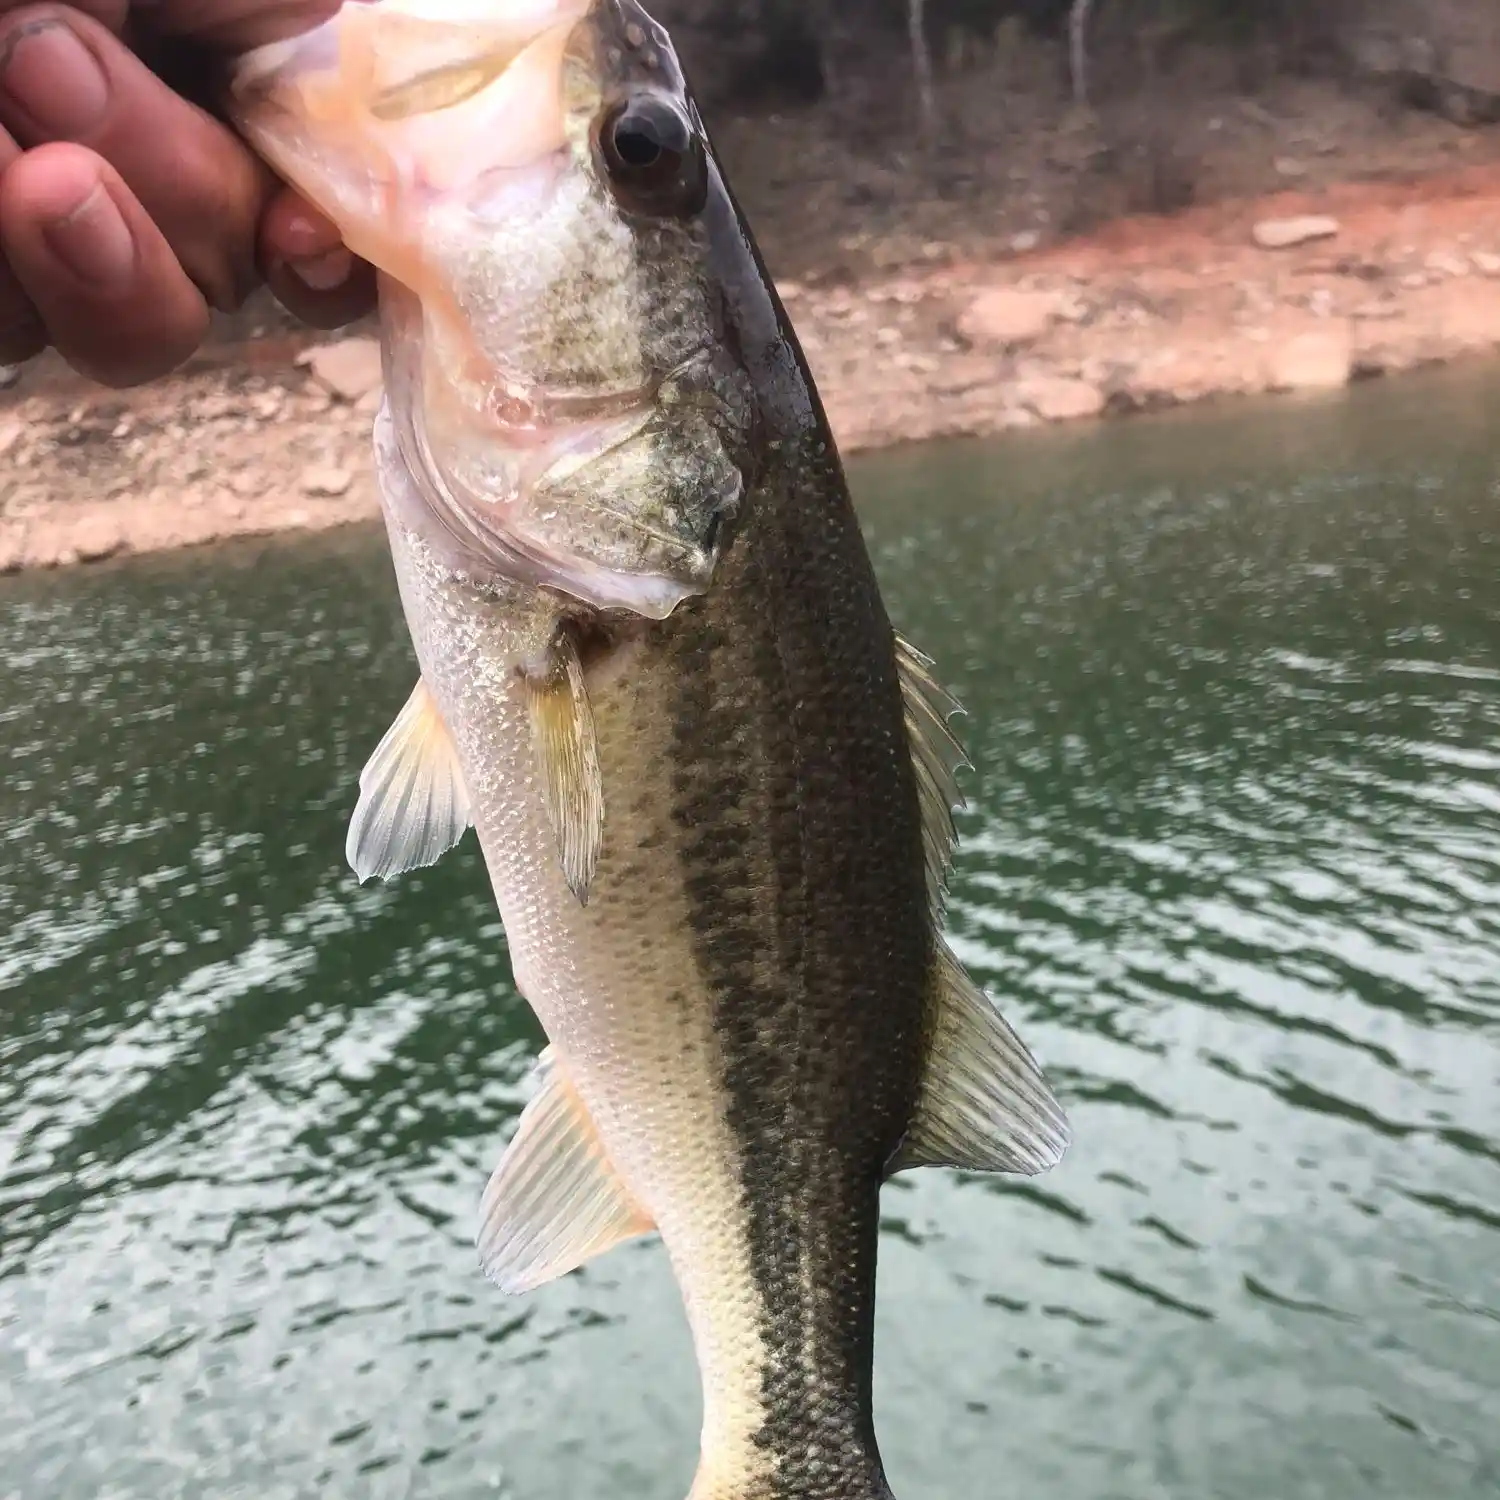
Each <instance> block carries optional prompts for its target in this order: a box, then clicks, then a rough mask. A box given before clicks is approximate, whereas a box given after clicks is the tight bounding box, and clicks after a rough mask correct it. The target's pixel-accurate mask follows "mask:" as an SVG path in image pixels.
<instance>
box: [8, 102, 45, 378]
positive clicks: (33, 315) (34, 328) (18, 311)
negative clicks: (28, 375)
mask: <svg viewBox="0 0 1500 1500" xmlns="http://www.w3.org/2000/svg"><path fill="white" fill-rule="evenodd" d="M20 154H21V151H20V148H19V147H18V146H17V145H16V143H15V142H14V141H13V140H11V138H10V136H9V135H8V134H7V133H6V132H5V131H3V130H0V177H4V175H5V170H6V168H7V167H9V166H10V164H11V163H12V162H13V161H15V159H16V158H17V157H18V156H19V155H20ZM46 347H47V335H46V331H45V330H44V329H43V327H42V320H41V318H40V317H38V316H37V310H36V309H35V308H34V307H33V306H32V305H31V298H30V297H28V296H27V295H26V293H25V291H24V289H23V288H22V286H21V283H20V282H19V281H17V280H16V278H15V276H14V275H13V274H12V272H11V269H10V267H9V266H8V265H6V264H5V262H4V260H3V259H0V365H19V364H24V363H25V362H26V361H27V360H28V359H30V358H31V357H32V355H34V354H40V353H41V352H42V350H43V349H45V348H46Z"/></svg>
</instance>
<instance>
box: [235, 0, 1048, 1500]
mask: <svg viewBox="0 0 1500 1500" xmlns="http://www.w3.org/2000/svg"><path fill="white" fill-rule="evenodd" d="M232 93H233V99H234V106H233V107H234V111H235V113H236V117H237V119H238V121H239V123H240V125H241V128H242V129H243V130H244V132H245V133H246V135H247V136H248V138H249V139H250V140H251V141H252V142H253V143H254V145H255V146H256V147H257V149H258V150H260V152H261V153H262V154H263V155H264V156H265V157H266V158H267V159H268V160H269V161H270V162H271V163H272V164H273V165H274V166H275V167H276V168H277V169H278V170H279V171H280V172H281V173H282V174H283V175H284V176H285V177H287V178H288V179H290V180H291V181H292V182H294V183H295V184H297V185H298V186H299V187H300V188H301V189H302V190H303V191H304V192H305V193H306V194H307V195H308V196H309V197H310V198H311V199H312V200H313V201H314V202H316V203H317V204H319V205H320V206H321V207H322V208H323V209H324V210H326V211H327V212H328V213H329V214H330V215H331V216H332V217H333V219H334V220H335V221H336V222H337V223H338V224H339V225H340V226H341V228H342V230H343V233H344V236H345V238H346V241H347V243H348V244H349V246H350V247H351V248H352V249H353V250H355V251H357V252H358V253H359V254H361V255H362V256H364V257H366V258H367V259H369V260H370V261H372V262H373V263H374V264H375V266H376V267H377V268H378V270H379V271H380V272H381V273H382V285H381V332H382V343H383V350H384V360H385V379H386V388H385V396H384V402H383V405H382V407H381V409H380V412H379V415H378V417H377V419H376V424H375V428H376V430H375V462H376V465H377V469H378V474H379V482H380V490H381V496H382V502H383V509H384V515H385V521H386V527H387V532H388V536H389V541H390V550H391V556H392V559H393V561H394V567H395V574H396V579H397V583H398V586H399V590H400V597H401V601H402V605H403V609H404V612H405V617H406V620H407V623H408V626H409V629H410V633H411V639H412V644H413V647H414V650H415V654H416V658H417V663H418V665H419V667H420V679H419V681H418V682H417V684H416V686H415V688H414V690H413V692H412V695H411V698H410V700H409V701H408V702H407V703H406V705H405V707H404V708H402V709H401V711H400V713H399V714H398V715H397V716H396V718H395V722H394V723H393V725H392V726H391V729H390V730H389V732H388V733H387V734H386V736H385V737H384V739H383V740H382V741H381V742H380V744H379V745H378V747H377V748H376V749H375V751H374V753H373V755H372V757H371V759H370V761H369V763H368V765H367V766H366V768H365V770H364V772H363V774H362V776H361V778H360V793H359V798H358V802H357V805H356V808H355V811H354V814H353V818H352V820H351V823H350V827H349V834H348V854H349V859H350V862H351V864H352V865H353V867H354V870H355V871H356V872H357V874H358V875H359V876H360V878H361V879H364V878H368V877H371V876H381V877H389V876H393V875H395V874H398V873H399V872H401V871H403V870H408V869H411V868H413V867H415V866H418V865H423V864H427V863H430V862H432V861H433V860H435V859H437V858H439V857H440V856H441V855H442V854H443V852H444V851H445V850H447V849H449V848H451V847H452V846H453V845H454V844H455V843H457V842H458V840H459V839H460V838H462V837H463V836H464V834H465V832H466V831H467V829H468V828H469V827H470V826H471V825H472V826H473V828H474V829H475V830H476V832H477V836H478V839H479V844H480V847H481V849H482V851H483V855H484V860H485V864H486V867H487V869H488V872H489V876H490V879H491V881H492V884H493V887H494V892H495V897H496V900H497V902H498V905H499V910H500V913H501V916H502V919H503V922H504V927H505V932H506V937H507V941H508V945H509V950H510V955H511V961H512V964H513V967H514V972H515V978H516V983H517V985H518V987H519V989H520V991H521V993H522V994H523V995H524V996H525V997H526V999H527V1001H528V1002H529V1003H530V1005H531V1006H532V1008H533V1009H534V1010H535V1012H536V1015H537V1017H538V1018H539V1021H540V1024H541V1026H542V1028H543V1029H544V1030H545V1032H546V1035H547V1038H548V1045H547V1046H546V1048H545V1050H544V1051H543V1052H542V1055H541V1058H540V1060H539V1064H538V1079H537V1091H536V1093H535V1095H534V1097H533V1098H532V1100H531V1102H530V1104H529V1105H528V1106H527V1108H526V1110H525V1111H524V1113H523V1115H522V1117H521V1120H520V1123H519V1125H518V1127H517V1129H516V1132H515V1135H514V1137H513V1139H512V1140H511V1142H510V1144H509V1146H508V1147H507V1148H506V1150H505V1152H504V1154H503V1156H502V1158H501V1160H500V1163H499V1165H498V1167H497V1168H496V1170H495V1172H494V1175H493V1177H492V1178H491V1180H490V1182H489V1184H488V1187H487V1188H486V1189H485V1190H484V1192H483V1197H482V1203H481V1206H480V1223H479V1228H478V1251H479V1257H480V1260H481V1263H482V1265H483V1268H484V1271H485V1272H486V1273H487V1274H488V1275H489V1276H490V1277H491V1278H492V1279H493V1280H494V1281H495V1282H497V1283H498V1284H499V1285H500V1286H501V1287H502V1288H504V1289H506V1290H507V1291H511V1292H520V1291H524V1290H526V1289H528V1288H534V1287H538V1286H540V1285H542V1284H544V1283H546V1282H547V1281H549V1280H551V1279H552V1278H554V1277H556V1276H559V1275H561V1274H563V1273H564V1272H567V1271H569V1270H571V1269H573V1268H575V1267H578V1266H580V1265H582V1264H583V1263H584V1262H586V1261H588V1260H589V1259H591V1258H592V1257H594V1256H597V1255H600V1254H602V1253H604V1252H605V1251H607V1250H608V1249H610V1248H611V1247H612V1246H614V1245H616V1244H618V1243H620V1242H621V1241H622V1240H626V1239H629V1238H631V1237H634V1236H638V1235H642V1234H646V1233H650V1232H653V1231H654V1232H657V1233H659V1235H660V1237H661V1241H662V1243H663V1245H664V1246H665V1249H666V1253H667V1255H668V1256H669V1258H670V1262H671V1265H672V1268H673V1271H674V1273H675V1275H676V1278H677V1281H678V1283H679V1286H680V1288H681V1291H682V1296H683V1299H684V1302H685V1304H686V1310H687V1316H688V1319H689V1322H690V1325H691V1330H692V1335H693V1341H694V1346H695V1349H696V1353H697V1358H698V1362H699V1366H700V1371H701V1375H702V1382H703V1423H702V1454H701V1462H700V1466H699V1470H698V1475H697V1479H696V1481H695V1483H694V1486H693V1490H692V1500H888V1497H889V1495H890V1491H889V1489H888V1487H887V1483H886V1479H885V1475H884V1471H883V1468H882V1464H881V1459H880V1455H879V1450H878V1448H877V1444H876V1439H875V1434H874V1430H873V1424H872V1418H871V1359H872V1328H873V1314H874V1296H875V1258H876V1241H877V1231H878V1216H879V1196H880V1189H881V1183H882V1182H883V1180H884V1179H885V1178H887V1177H888V1176H889V1175H890V1174H892V1173H894V1172H898V1171H902V1170H905V1169H909V1168H916V1167H920V1166H923V1165H929V1164H935V1165H950V1166H957V1167H963V1168H968V1169H970V1170H977V1171H996V1172H1014V1173H1036V1172H1040V1171H1043V1170H1045V1169H1047V1168H1048V1167H1050V1166H1052V1165H1053V1164H1054V1163H1056V1162H1057V1161H1058V1160H1059V1159H1060V1157H1061V1156H1062V1153H1063V1151H1064V1149H1065V1146H1066V1143H1067V1127H1066V1123H1065V1120H1064V1117H1063V1114H1062V1111H1061V1109H1060V1108H1059V1106H1058V1104H1057V1102H1056V1101H1055V1099H1054V1097H1053V1095H1052V1093H1051V1091H1050V1090H1049V1088H1048V1086H1047V1084H1046V1082H1045V1081H1044V1079H1043V1077H1042V1075H1041V1073H1040V1071H1039V1069H1038V1067H1037V1065H1036V1063H1035V1062H1034V1061H1033V1059H1032V1057H1031V1056H1030V1054H1029V1053H1028V1051H1027V1050H1026V1048H1025V1047H1024V1046H1023V1045H1022V1043H1021V1042H1020V1041H1019V1040H1018V1039H1017V1037H1016V1036H1015V1035H1014V1034H1013V1032H1012V1031H1011V1030H1010V1028H1009V1027H1008V1026H1007V1024H1006V1023H1005V1021H1004V1020H1003V1019H1002V1018H1001V1016H1000V1014H999V1013H998V1011H997V1010H996V1009H995V1007H994V1006H993V1005H992V1004H991V1003H990V1001H989V1000H988V999H986V998H985V996H984V995H983V994H982V993H981V992H980V991H979V990H978V989H977V988H976V986H975V985H974V984H973V983H972V982H971V981H970V980H969V978H968V977H967V976H966V975H965V973H964V971H963V969H962V968H961V966H960V965H959V963H958V962H957V960H956V959H955V958H954V956H953V954H952V953H951V951H950V950H949V948H948V947H947V946H946V944H945V943H944V941H943V939H942V937H941V935H940V920H941V909H942V902H943V895H944V887H945V882H946V879H947V877H948V872H949V869H950V865H951V858H952V846H953V842H954V838H955V825H954V821H953V812H954V809H955V807H956V806H958V805H960V801H959V797H958V792H957V788H956V784H955V773H956V771H957V770H958V768H959V767H960V765H961V764H962V761H963V753H962V751H961V749H960V747H959V744H958V742H957V740H956V739H955V738H954V736H953V734H952V732H951V731H950V729H949V727H948V720H949V719H950V717H951V716H952V714H953V712H954V711H955V709H956V704H955V703H954V702H953V700H952V699H951V698H949V697H948V695H947V694H946V693H945V692H944V691H943V689H941V688H940V687H939V686H938V684H937V682H936V681H935V679H934V677H933V675H932V672H931V663H930V662H929V661H928V660H927V658H926V657H924V656H923V655H922V654H921V653H920V652H918V651H917V650H915V649H914V648H913V647H912V646H910V645H909V644H907V643H906V642H905V641H904V640H902V639H901V638H900V637H899V636H898V635H897V634H896V633H895V631H894V630H893V628H892V625H891V622H890V620H889V618H888V617H887V614H886V611H885V608H884V606H883V603H882V600H881V596H880V593H879V591H878V589H877V587H876V580H875V577H874V573H873V571H872V568H871V564H870V559H869V556H868V554H867V552H866V549H865V546H864V542H863V540H862V537H861V533H860V529H859V526H858V524H857V521H856V518H855V513H854V509H853V507H852V505H851V503H850V498H849V492H848V489H847V486H846V484H845V478H844V473H843V469H842V467H841V463H840V459H839V456H838V453H837V451H836V448H835V445H834V442H833V439H832V437H831V435H830V433H829V429H828V425H827V422H826V419H825V417H824V413H823V409H822V407H821V405H820V403H819V400H818V397H817V394H816V392H815V391H814V388H813V383H812V380H811V377H810V375H809V372H808V369H807V366H806V363H805V362H804V359H803V356H802V353H801V351H800V349H799V347H798V345H797V342H796V339H795V337H794V335H793V332H792V329H791V327H790V326H789V323H788V320H787V317H786V314H785V311H784V309H783V308H782V306H781V304H780V302H779V301H778V299H777V297H776V294H775V290H774V287H773V285H772V283H771V281H770V279H769V277H768V276H767V274H766V272H765V270H764V268H763V266H762V263H761V260H760V257H759V254H758V252H757V250H756V247H755V245H754V242H753V240H752V238H751V235H750V232H749V230H748V228H747V227H746V224H745V221H744V219H743V217H742V216H741V213H740V211H739V209H738V207H737V206H736V203H735V200H734V198H733V197H732V195H731V192H730V189H729V187H728V186H727V185H726V183H725V180H724V177H723V174H722V172H721V170H720V168H719V165H718V163H717V161H716V159H715V156H714V153H713V151H712V149H711V147H710V144H709V140H708V136H707V133H706V131H705V129H704V127H703V124H702V121H701V119H700V118H699V115H698V111H697V109H696V106H695V104H694V102H693V100H692V97H691V95H690V93H689V90H688V88H687V86H686V85H685V83H684V79H683V74H682V69H681V67H680V65H679V62H678V59H677V56H676V54H675V52H674V51H673V47H672V44H671V41H670V39H669V37H668V35H667V34H666V32H665V31H664V30H663V29H662V28H661V27H660V26H658V25H657V24H656V23H655V22H654V21H653V20H652V19H651V18H650V17H649V16H648V15H647V13H646V12H645V11H644V10H642V9H641V8H640V6H639V5H637V4H636V3H634V0H472V3H466V0H446V3H440V0H430V3H422V0H401V3H399V4H398V3H396V0H375V3H368V4H348V5H345V6H344V8H343V9H342V10H341V11H340V12H338V14H337V15H335V16H334V17H333V18H332V19H331V20H329V21H327V22H326V23H325V24H323V25H322V26H320V27H319V28H318V29H317V30H315V31H312V32H310V33H308V34H307V35H305V36H303V37H301V38H298V39H296V40H294V41H291V42H287V43H282V44H279V45H277V46H275V47H271V48H266V49H262V50H261V51H259V52H257V53H254V54H252V55H250V56H249V57H247V58H245V59H243V60H242V63H241V65H240V67H239V69H238V72H237V75H236V77H235V80H234V84H233V90H232Z"/></svg>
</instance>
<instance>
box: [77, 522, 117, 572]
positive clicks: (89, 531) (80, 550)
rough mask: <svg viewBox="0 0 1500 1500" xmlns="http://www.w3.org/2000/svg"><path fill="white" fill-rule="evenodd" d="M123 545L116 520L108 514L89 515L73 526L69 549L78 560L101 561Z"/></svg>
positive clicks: (111, 555) (112, 554)
mask: <svg viewBox="0 0 1500 1500" xmlns="http://www.w3.org/2000/svg"><path fill="white" fill-rule="evenodd" d="M124 545H125V538H124V536H123V535H122V534H121V532H120V527H119V523H118V522H116V521H114V520H111V519H110V517H108V516H90V517H89V518H88V519H87V520H85V521H82V522H81V523H80V524H79V525H78V526H76V527H75V528H74V530H73V546H72V548H71V550H72V551H73V552H74V553H76V554H77V556H78V561H79V562H102V561H103V560H104V559H105V558H106V557H113V556H114V555H115V553H116V552H118V551H119V550H120V548H121V547H123V546H124Z"/></svg>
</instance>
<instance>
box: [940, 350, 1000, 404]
mask: <svg viewBox="0 0 1500 1500" xmlns="http://www.w3.org/2000/svg"><path fill="white" fill-rule="evenodd" d="M998 374H999V367H998V365H997V363H996V361H995V360H993V359H988V358H986V357H985V356H984V355H982V354H959V355H955V356H953V357H952V358H951V359H945V360H944V361H943V362H942V364H941V365H939V366H938V368H937V371H936V373H935V374H934V375H933V377H932V385H931V388H932V389H933V390H934V391H936V392H937V393H938V394H939V395H942V396H957V395H959V394H961V393H962V392H964V391H972V390H977V389H979V388H981V387H983V386H988V385H993V384H994V383H995V381H996V379H997V377H998Z"/></svg>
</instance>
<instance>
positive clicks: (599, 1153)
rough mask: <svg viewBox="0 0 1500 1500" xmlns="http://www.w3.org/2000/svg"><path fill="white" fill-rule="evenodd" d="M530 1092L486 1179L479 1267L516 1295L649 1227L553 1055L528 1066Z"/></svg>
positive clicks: (648, 1217) (647, 1218)
mask: <svg viewBox="0 0 1500 1500" xmlns="http://www.w3.org/2000/svg"><path fill="white" fill-rule="evenodd" d="M537 1074H538V1076H539V1078H540V1080H541V1087H540V1090H539V1091H538V1092H537V1094H536V1095H535V1097H534V1098H533V1099H532V1100H531V1102H530V1103H529V1104H528V1105H527V1106H526V1108H525V1109H524V1110H523V1111H522V1113H521V1123H520V1124H519V1125H518V1126H517V1127H516V1133H515V1136H514V1138H513V1139H512V1140H511V1143H510V1145H509V1146H508V1147H506V1150H505V1155H504V1156H503V1157H501V1159H500V1165H499V1166H498V1167H496V1168H495V1171H494V1174H493V1175H492V1176H491V1177H490V1181H489V1186H488V1187H486V1188H485V1191H484V1199H483V1202H482V1204H481V1208H480V1229H479V1236H478V1241H477V1243H478V1247H479V1259H480V1264H481V1265H482V1266H483V1267H484V1273H485V1275H486V1276H488V1277H489V1278H490V1280H491V1281H493V1282H495V1283H496V1284H497V1285H499V1286H500V1287H501V1288H502V1289H503V1290H504V1291H507V1292H526V1291H531V1290H532V1289H534V1288H535V1287H539V1286H542V1285H544V1284H545V1283H546V1282H549V1281H551V1280H553V1279H554V1278H555V1277H558V1276H561V1275H563V1274H564V1273H565V1272H568V1271H571V1270H574V1269H575V1268H576V1267H578V1266H581V1265H583V1263H584V1262H585V1261H588V1260H592V1259H593V1258H594V1257H595V1256H596V1255H602V1254H604V1252H605V1251H606V1250H610V1249H612V1248H613V1247H614V1246H615V1245H618V1244H619V1243H620V1242H621V1241H622V1240H628V1239H633V1238H634V1237H635V1236H637V1235H642V1234H649V1233H650V1232H651V1231H652V1230H653V1229H655V1227H656V1225H655V1222H654V1221H653V1219H652V1217H651V1215H650V1214H648V1213H647V1212H646V1211H645V1210H644V1209H643V1208H641V1206H640V1205H639V1204H638V1203H636V1201H635V1199H634V1198H632V1197H631V1195H630V1192H629V1190H628V1189H627V1188H626V1186H625V1184H624V1183H623V1182H621V1181H620V1179H619V1177H618V1176H617V1175H616V1173H615V1169H614V1167H613V1166H612V1165H611V1164H610V1161H609V1157H608V1156H607V1155H606V1154H605V1151H604V1147H603V1145H602V1144H601V1143H600V1141H599V1136H598V1134H597V1132H596V1131H595V1129H594V1122H593V1121H592V1120H591V1119H590V1118H589V1114H588V1110H587V1108H586V1107H585V1106H584V1103H583V1100H582V1099H580V1098H579V1097H578V1093H577V1091H576V1090H575V1089H574V1088H573V1086H572V1084H571V1083H570V1082H569V1081H568V1078H567V1075H566V1074H565V1073H564V1071H563V1069H562V1067H561V1065H560V1063H559V1060H558V1056H557V1051H556V1048H554V1047H550V1046H549V1047H547V1048H545V1049H544V1050H543V1052H542V1054H541V1056H540V1057H539V1058H538V1059H537Z"/></svg>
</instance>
